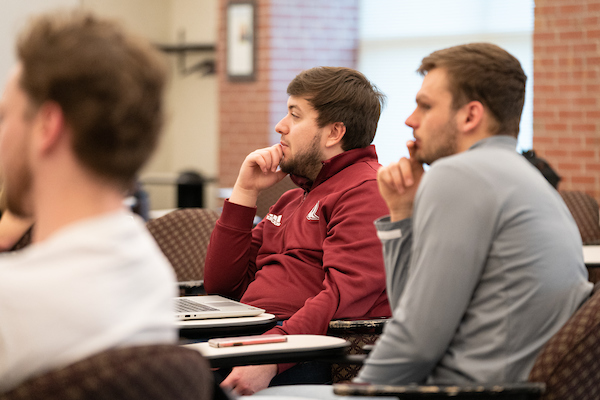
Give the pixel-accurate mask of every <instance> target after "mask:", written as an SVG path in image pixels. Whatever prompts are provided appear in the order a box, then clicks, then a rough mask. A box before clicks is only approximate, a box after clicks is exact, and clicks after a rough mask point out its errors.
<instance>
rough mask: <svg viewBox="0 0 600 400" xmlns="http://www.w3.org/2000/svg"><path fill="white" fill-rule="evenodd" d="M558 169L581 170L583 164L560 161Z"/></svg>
mask: <svg viewBox="0 0 600 400" xmlns="http://www.w3.org/2000/svg"><path fill="white" fill-rule="evenodd" d="M558 169H559V170H564V171H581V169H582V168H581V164H578V163H558Z"/></svg>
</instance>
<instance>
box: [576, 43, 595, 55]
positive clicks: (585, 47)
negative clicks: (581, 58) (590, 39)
mask: <svg viewBox="0 0 600 400" xmlns="http://www.w3.org/2000/svg"><path fill="white" fill-rule="evenodd" d="M597 49H598V46H597V45H596V43H585V44H576V45H575V46H573V51H574V52H575V53H582V52H586V51H589V52H595V51H596V50H597Z"/></svg>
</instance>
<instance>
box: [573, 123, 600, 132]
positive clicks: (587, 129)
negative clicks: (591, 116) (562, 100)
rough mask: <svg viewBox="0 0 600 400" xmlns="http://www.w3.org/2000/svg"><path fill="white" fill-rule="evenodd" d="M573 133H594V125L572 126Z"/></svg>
mask: <svg viewBox="0 0 600 400" xmlns="http://www.w3.org/2000/svg"><path fill="white" fill-rule="evenodd" d="M573 131H575V132H595V131H596V125H595V124H574V125H573Z"/></svg>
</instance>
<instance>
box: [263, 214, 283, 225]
mask: <svg viewBox="0 0 600 400" xmlns="http://www.w3.org/2000/svg"><path fill="white" fill-rule="evenodd" d="M265 219H266V220H267V221H270V222H271V223H272V224H273V225H275V226H281V215H275V214H267V216H266V217H265Z"/></svg>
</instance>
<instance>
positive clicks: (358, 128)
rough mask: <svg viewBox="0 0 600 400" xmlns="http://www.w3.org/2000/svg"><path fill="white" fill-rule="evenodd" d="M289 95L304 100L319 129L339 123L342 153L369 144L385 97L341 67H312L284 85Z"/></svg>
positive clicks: (347, 69) (351, 71)
mask: <svg viewBox="0 0 600 400" xmlns="http://www.w3.org/2000/svg"><path fill="white" fill-rule="evenodd" d="M287 93H288V95H290V96H296V97H302V98H305V99H306V100H307V101H308V102H309V103H310V105H311V106H312V107H313V108H314V109H315V110H316V111H317V113H318V114H319V117H318V118H317V124H318V125H319V127H323V126H325V125H327V124H331V123H334V122H342V123H343V124H344V126H345V127H346V134H345V135H344V137H343V139H342V150H344V151H347V150H351V149H356V148H364V147H367V146H368V145H370V144H371V142H372V141H373V139H374V138H375V132H376V131H377V123H378V121H379V116H380V115H381V108H382V107H383V105H384V102H385V95H384V94H383V93H381V92H380V91H379V90H378V89H377V87H375V86H374V85H373V84H371V82H369V80H368V79H367V78H366V77H365V76H364V75H363V74H361V73H360V72H358V71H356V70H353V69H350V68H344V67H316V68H311V69H307V70H305V71H303V72H301V73H300V74H298V75H297V76H296V77H295V78H294V80H292V82H290V84H289V85H288V88H287Z"/></svg>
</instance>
